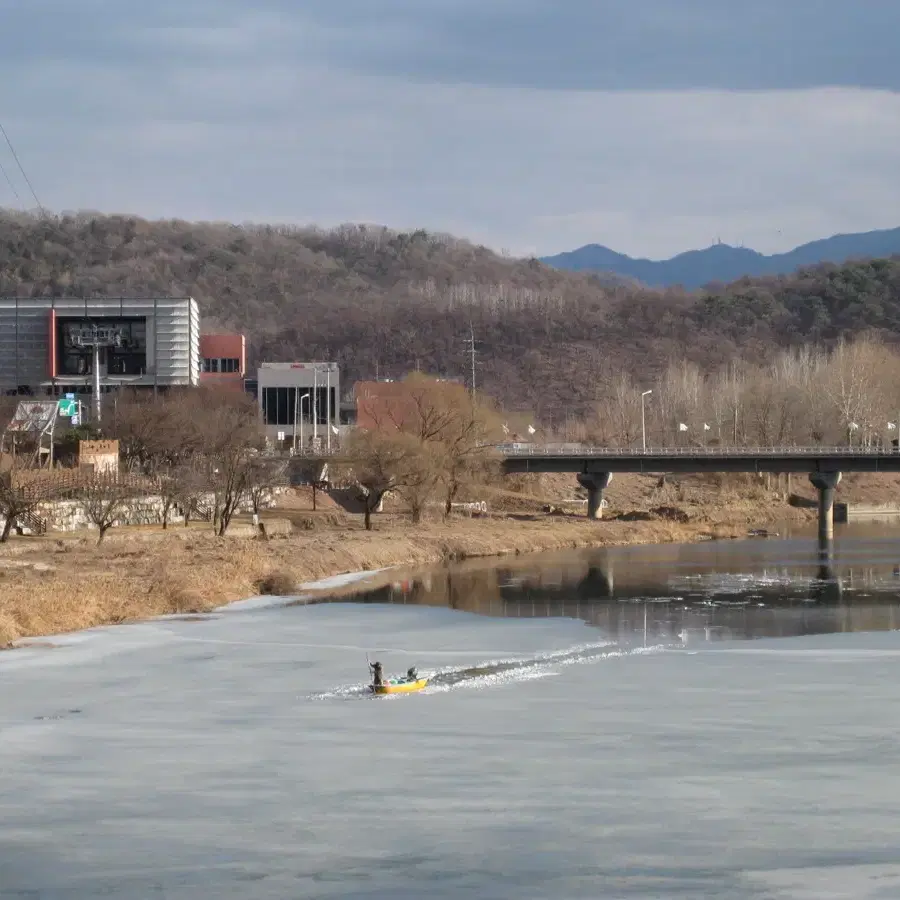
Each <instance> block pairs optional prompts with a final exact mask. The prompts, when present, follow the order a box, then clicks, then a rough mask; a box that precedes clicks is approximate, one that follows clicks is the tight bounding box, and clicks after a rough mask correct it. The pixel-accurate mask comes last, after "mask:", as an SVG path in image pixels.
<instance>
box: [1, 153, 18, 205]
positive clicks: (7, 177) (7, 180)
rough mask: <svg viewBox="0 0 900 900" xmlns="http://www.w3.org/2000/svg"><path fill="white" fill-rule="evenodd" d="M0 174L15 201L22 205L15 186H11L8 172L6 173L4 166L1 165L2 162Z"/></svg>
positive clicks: (11, 182)
mask: <svg viewBox="0 0 900 900" xmlns="http://www.w3.org/2000/svg"><path fill="white" fill-rule="evenodd" d="M0 172H2V173H3V177H4V178H5V179H6V183H7V184H8V185H9V189H10V190H11V191H12V192H13V194H14V195H15V198H16V200H18V201H19V204H20V205H21V203H22V198H21V197H20V196H19V192H18V191H17V190H16V186H15V185H14V184H13V180H12V178H10V177H9V172H7V171H6V166H4V165H3V161H2V160H0Z"/></svg>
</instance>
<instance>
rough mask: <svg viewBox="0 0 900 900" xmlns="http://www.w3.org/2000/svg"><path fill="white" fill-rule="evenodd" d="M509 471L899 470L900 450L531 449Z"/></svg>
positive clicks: (513, 454)
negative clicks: (899, 451)
mask: <svg viewBox="0 0 900 900" xmlns="http://www.w3.org/2000/svg"><path fill="white" fill-rule="evenodd" d="M503 469H504V471H505V472H506V473H508V474H512V473H522V472H573V473H580V474H591V473H599V472H805V473H810V472H900V453H898V452H897V451H885V450H862V449H858V448H853V447H781V448H772V447H760V448H748V447H734V448H721V447H716V448H695V447H692V448H675V449H661V450H646V451H644V450H620V449H609V448H605V447H585V448H583V449H581V450H576V449H573V448H572V447H571V446H569V447H564V448H558V449H556V448H552V447H527V448H524V447H523V448H521V449H515V450H506V451H504V452H503Z"/></svg>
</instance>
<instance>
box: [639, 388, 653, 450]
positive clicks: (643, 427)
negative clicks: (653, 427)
mask: <svg viewBox="0 0 900 900" xmlns="http://www.w3.org/2000/svg"><path fill="white" fill-rule="evenodd" d="M652 393H653V391H652V390H651V391H644V393H643V394H641V441H642V442H643V445H644V453H646V452H647V420H646V418H645V417H644V397H646V396H648V395H649V394H652Z"/></svg>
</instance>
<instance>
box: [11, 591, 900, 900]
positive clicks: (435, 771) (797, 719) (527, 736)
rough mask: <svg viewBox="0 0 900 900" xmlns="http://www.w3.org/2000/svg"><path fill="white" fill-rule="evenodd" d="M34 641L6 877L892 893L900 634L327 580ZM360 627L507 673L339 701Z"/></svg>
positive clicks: (451, 663) (240, 891) (300, 885)
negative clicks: (316, 596)
mask: <svg viewBox="0 0 900 900" xmlns="http://www.w3.org/2000/svg"><path fill="white" fill-rule="evenodd" d="M54 643H56V644H58V645H59V646H57V647H56V648H55V649H48V648H34V649H26V650H17V651H14V652H12V653H7V654H0V683H2V685H3V691H2V695H0V723H2V724H0V772H2V773H3V777H2V779H0V818H2V822H3V828H2V831H0V898H3V900H6V898H13V897H18V898H25V897H28V898H37V897H40V898H42V900H45V898H46V900H63V898H65V900H73V898H95V897H98V896H104V897H119V898H138V897H140V898H144V897H148V898H149V897H165V898H167V900H186V898H216V900H219V898H221V900H227V898H260V900H265V898H279V900H282V898H286V897H292V898H293V897H316V898H331V897H334V898H337V897H340V898H367V900H376V898H390V900H412V898H416V900H419V898H421V897H424V896H428V897H430V898H451V897H453V898H455V897H464V896H472V897H479V898H481V900H492V898H496V900H501V898H504V900H505V898H515V900H532V898H545V897H551V896H552V897H565V898H582V897H583V898H597V897H604V896H609V897H617V898H619V897H621V898H644V897H647V898H650V897H653V898H656V897H685V898H705V897H727V898H729V900H741V898H813V897H815V898H817V900H834V898H848V900H849V898H853V900H868V898H882V897H884V898H887V897H891V898H896V897H897V896H900V849H898V841H897V814H896V802H897V797H900V766H898V761H900V760H898V755H900V754H898V749H897V734H898V733H900V704H898V703H897V699H896V693H897V689H898V688H897V685H898V683H900V678H898V675H900V635H898V634H897V633H881V634H844V635H831V636H826V637H816V638H803V639H792V640H782V641H774V640H773V641H765V642H762V641H760V642H754V643H752V644H749V643H747V644H729V643H724V644H714V645H706V646H701V647H700V648H699V652H697V649H696V648H694V647H691V648H689V651H686V650H684V649H678V648H671V649H667V650H665V651H662V652H655V653H623V652H618V653H617V652H615V650H616V648H612V647H608V646H604V642H603V640H602V635H600V634H599V633H598V632H597V631H595V630H592V629H590V628H587V627H586V626H584V625H583V624H582V623H580V622H574V621H570V620H540V619H535V620H523V619H487V618H482V617H477V616H474V615H470V614H466V613H459V612H455V611H451V610H445V609H429V608H422V607H413V606H408V607H404V606H384V607H381V606H375V605H369V606H352V605H350V604H333V605H323V606H311V607H293V608H285V609H269V610H258V611H246V612H243V613H240V614H235V615H227V616H214V617H208V618H205V619H201V620H195V621H183V620H178V619H169V620H163V621H157V622H153V623H145V624H140V625H135V626H127V627H122V628H115V629H98V630H95V631H93V632H88V633H85V634H82V635H77V636H73V637H71V638H65V639H59V640H54ZM366 651H368V652H370V653H371V654H373V655H374V654H375V653H377V654H378V656H379V658H381V659H382V661H383V662H384V663H385V664H386V668H388V670H389V671H402V670H405V668H406V667H407V666H408V665H412V664H415V665H418V666H419V668H420V669H421V670H428V671H440V672H443V673H448V672H450V673H452V672H454V671H456V672H460V671H468V670H475V671H476V674H475V675H474V676H473V679H472V680H473V681H475V682H477V680H478V678H480V677H484V678H489V677H490V672H488V673H486V674H485V673H483V674H478V673H479V672H480V671H481V669H483V668H484V669H490V668H491V666H490V665H487V666H485V665H484V664H486V663H487V664H493V665H496V664H497V663H503V664H513V668H512V669H510V670H507V671H511V672H513V675H512V676H511V677H507V678H501V679H495V680H494V681H493V682H489V681H486V682H484V683H483V684H482V685H481V689H478V690H461V689H455V690H435V691H429V692H426V693H425V694H422V695H411V696H408V697H396V698H390V697H385V698H372V699H371V700H368V701H367V702H358V703H347V702H340V700H341V697H340V696H339V694H340V691H341V690H345V689H347V688H349V687H351V686H354V685H359V684H360V683H361V682H362V681H363V679H364V678H365V676H366V664H365V652H366ZM516 666H518V668H516ZM535 673H537V675H538V676H541V677H536V675H535ZM494 674H496V673H494ZM547 675H554V676H555V677H545V676H547ZM329 694H331V695H332V696H331V697H330V699H329V697H328V695H329ZM314 697H317V698H318V699H317V700H315V699H311V698H314Z"/></svg>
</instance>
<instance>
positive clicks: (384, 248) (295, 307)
mask: <svg viewBox="0 0 900 900" xmlns="http://www.w3.org/2000/svg"><path fill="white" fill-rule="evenodd" d="M0 294H7V295H8V294H19V295H22V296H29V295H56V296H63V295H74V296H125V297H128V296H147V295H152V294H157V295H173V294H182V295H183V294H191V295H192V296H194V297H196V298H197V300H198V302H199V303H200V306H201V310H202V315H203V319H204V327H206V328H210V329H212V328H216V327H219V328H227V329H238V330H241V331H243V332H244V333H246V334H247V335H248V339H249V347H250V356H251V364H255V363H256V362H259V361H262V360H271V361H279V360H280V361H284V360H295V359H331V360H335V361H337V362H338V363H339V364H340V365H341V369H342V382H343V383H344V384H345V385H348V386H349V385H351V384H352V383H353V382H355V381H357V380H365V379H370V378H373V377H376V376H380V377H393V378H399V377H402V376H403V375H404V374H406V373H408V372H410V371H413V370H421V371H423V372H428V373H432V374H435V375H438V374H440V375H463V376H466V377H468V372H469V363H470V360H469V357H468V356H467V353H466V344H465V340H466V338H468V336H469V334H470V328H471V329H472V331H474V334H475V338H476V340H477V345H476V346H477V350H478V353H477V356H476V383H477V385H478V387H479V388H481V389H483V390H484V391H485V392H486V393H488V394H490V395H491V396H492V397H493V398H494V399H495V400H496V401H497V402H498V403H499V404H500V405H501V406H502V407H503V408H505V409H507V410H516V411H519V412H523V413H525V412H529V413H531V414H533V415H534V416H535V417H536V418H537V419H538V420H540V421H541V422H543V423H544V424H545V425H546V426H547V427H550V428H552V429H559V428H561V427H564V426H565V419H566V417H567V416H568V417H572V416H576V417H578V418H580V419H584V418H585V417H587V416H589V415H590V413H591V411H592V410H593V409H594V408H595V407H596V405H597V403H598V402H599V401H600V400H601V398H603V397H605V396H607V395H608V394H609V393H610V392H611V391H614V389H615V385H616V384H618V382H619V380H620V379H621V378H622V377H623V376H627V377H630V378H632V379H635V380H640V381H644V382H646V381H648V380H653V381H655V380H657V379H659V378H662V377H663V374H664V373H665V372H666V371H668V370H669V369H670V368H671V367H673V366H675V367H677V366H679V365H681V364H682V362H684V363H685V364H689V365H691V366H694V367H696V368H697V369H698V370H699V371H700V372H701V373H703V375H704V377H707V376H709V375H710V373H714V372H717V371H720V370H722V369H723V368H725V367H727V366H728V364H730V363H731V362H732V361H734V360H740V361H741V365H747V366H750V367H754V366H755V367H763V368H765V367H767V366H770V365H772V364H773V362H774V360H775V358H776V357H777V356H778V355H779V354H781V353H782V352H784V351H794V350H798V349H800V348H802V347H804V346H807V345H813V346H817V347H823V348H833V347H834V346H836V344H837V342H839V341H840V340H841V339H842V338H844V339H850V338H853V337H855V336H858V335H860V334H863V333H867V332H872V333H874V334H876V335H878V336H879V337H880V338H881V339H883V340H884V341H886V342H888V343H891V342H894V341H896V338H897V335H898V334H900V260H898V259H892V260H873V261H860V262H855V263H852V264H848V265H842V266H836V265H831V264H823V265H820V266H817V267H813V268H810V269H806V270H803V271H800V272H798V273H795V274H793V275H789V276H771V277H764V278H755V279H742V280H740V281H737V282H735V283H733V284H730V285H711V286H709V287H708V288H707V289H705V290H701V291H694V292H688V291H684V290H680V289H677V288H669V289H665V290H653V289H650V288H647V287H644V286H642V285H639V284H635V283H631V282H627V281H623V280H622V279H618V278H615V277H603V276H599V275H593V274H583V273H573V272H562V271H558V270H555V269H552V268H550V267H548V266H546V265H544V264H542V263H540V262H538V261H537V260H534V259H531V260H523V259H510V258H507V257H504V256H500V255H497V254H495V253H492V252H491V251H490V250H488V249H486V248H484V247H478V246H475V245H473V244H471V243H469V242H466V241H464V240H459V239H456V238H453V237H450V236H448V235H442V234H434V233H431V232H426V231H424V230H419V231H412V232H395V231H391V230H389V229H386V228H378V227H368V226H344V227H342V228H337V229H332V230H322V229H315V228H299V227H290V226H266V225H246V226H238V225H227V224H214V223H202V222H201V223H190V222H181V221H161V222H148V221H145V220H142V219H139V218H137V217H134V216H100V215H93V214H79V215H67V216H57V217H44V218H36V217H32V216H27V215H24V214H15V213H8V214H2V215H0Z"/></svg>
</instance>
